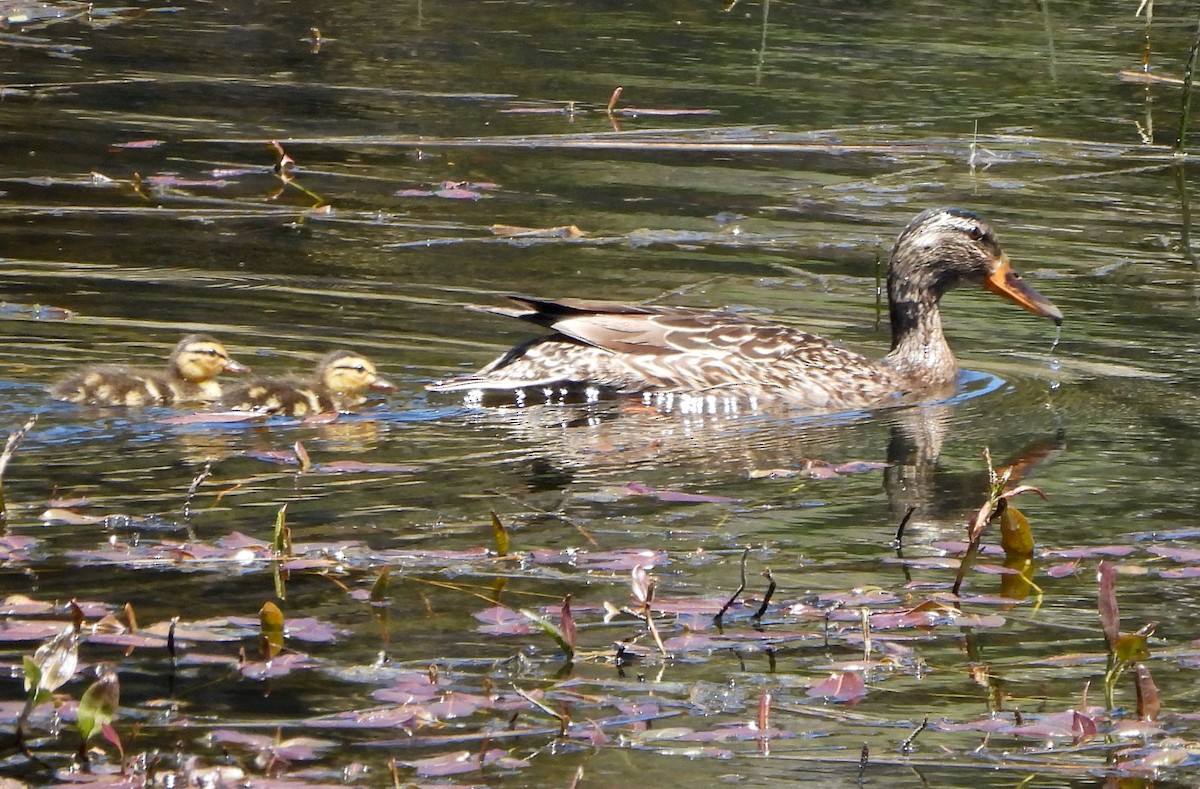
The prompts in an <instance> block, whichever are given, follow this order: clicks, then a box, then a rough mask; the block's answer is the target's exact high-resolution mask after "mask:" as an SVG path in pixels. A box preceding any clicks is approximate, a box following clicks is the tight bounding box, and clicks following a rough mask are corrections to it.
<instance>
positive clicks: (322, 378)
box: [221, 351, 396, 416]
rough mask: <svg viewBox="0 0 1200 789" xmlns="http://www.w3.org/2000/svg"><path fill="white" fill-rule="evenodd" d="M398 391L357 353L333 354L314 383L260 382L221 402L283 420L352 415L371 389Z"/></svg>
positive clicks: (319, 367) (229, 394) (231, 393)
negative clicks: (339, 412) (282, 417)
mask: <svg viewBox="0 0 1200 789" xmlns="http://www.w3.org/2000/svg"><path fill="white" fill-rule="evenodd" d="M395 388H396V387H395V386H393V385H392V384H391V383H389V382H388V381H386V380H384V379H383V378H380V377H379V374H378V373H376V372H375V365H374V364H372V363H371V360H370V359H367V358H366V357H365V356H363V355H361V354H358V353H355V352H354V351H332V352H330V353H328V354H326V356H325V358H324V359H322V360H321V362H320V363H319V364H318V365H317V369H316V371H315V373H314V375H313V377H312V380H310V381H301V380H296V379H291V378H260V379H258V380H254V381H250V382H249V383H247V384H244V385H242V386H239V387H236V388H234V389H231V390H230V391H229V392H227V393H226V394H225V397H223V398H222V400H221V405H222V407H224V408H226V409H229V410H233V411H261V412H264V413H268V414H278V415H280V416H307V415H309V414H320V413H325V412H328V411H351V410H353V409H354V408H355V407H357V406H360V405H362V404H363V403H365V402H366V401H367V397H366V392H367V390H368V389H374V390H377V391H385V392H386V391H391V390H393V389H395Z"/></svg>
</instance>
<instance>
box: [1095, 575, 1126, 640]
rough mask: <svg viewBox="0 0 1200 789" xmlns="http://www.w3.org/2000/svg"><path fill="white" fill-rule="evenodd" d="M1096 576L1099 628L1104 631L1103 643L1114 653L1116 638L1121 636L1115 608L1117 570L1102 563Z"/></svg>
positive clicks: (1118, 612) (1117, 612) (1118, 611)
mask: <svg viewBox="0 0 1200 789" xmlns="http://www.w3.org/2000/svg"><path fill="white" fill-rule="evenodd" d="M1096 574H1097V576H1098V578H1099V581H1100V583H1099V591H1098V593H1097V600H1096V604H1097V608H1098V609H1099V611H1100V626H1101V627H1102V628H1103V630H1104V641H1105V643H1107V644H1108V651H1109V652H1110V653H1115V651H1116V648H1117V637H1118V636H1119V635H1120V634H1121V614H1120V610H1119V609H1118V608H1117V588H1116V576H1117V570H1116V568H1115V567H1113V566H1112V565H1111V564H1109V563H1108V562H1103V561H1102V562H1100V565H1099V566H1098V567H1097V568H1096Z"/></svg>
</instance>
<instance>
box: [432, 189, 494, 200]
mask: <svg viewBox="0 0 1200 789" xmlns="http://www.w3.org/2000/svg"><path fill="white" fill-rule="evenodd" d="M433 196H434V197H441V198H443V199H445V200H482V199H484V198H485V197H487V195H485V194H480V193H479V192H474V191H471V190H470V189H459V188H453V189H438V190H436V191H435V192H434V193H433Z"/></svg>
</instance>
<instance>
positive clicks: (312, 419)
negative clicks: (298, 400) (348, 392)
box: [300, 411, 342, 425]
mask: <svg viewBox="0 0 1200 789" xmlns="http://www.w3.org/2000/svg"><path fill="white" fill-rule="evenodd" d="M341 418H342V415H341V414H339V413H338V412H337V411H322V412H321V413H319V414H309V415H308V416H306V417H304V418H303V419H301V420H300V424H303V425H331V424H333V423H334V422H336V421H338V420H339V419H341Z"/></svg>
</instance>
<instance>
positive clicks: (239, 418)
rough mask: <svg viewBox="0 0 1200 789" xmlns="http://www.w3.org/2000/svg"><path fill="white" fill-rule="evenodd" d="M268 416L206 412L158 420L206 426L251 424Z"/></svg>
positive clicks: (251, 413) (161, 423)
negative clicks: (238, 423) (230, 423)
mask: <svg viewBox="0 0 1200 789" xmlns="http://www.w3.org/2000/svg"><path fill="white" fill-rule="evenodd" d="M267 416H268V415H267V414H262V413H258V412H257V411H204V412H200V413H195V414H180V415H179V416H168V417H165V418H163V419H159V420H157V421H158V423H159V424H160V425H204V424H224V423H227V422H250V421H254V420H259V421H261V420H265V419H266V418H267Z"/></svg>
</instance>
